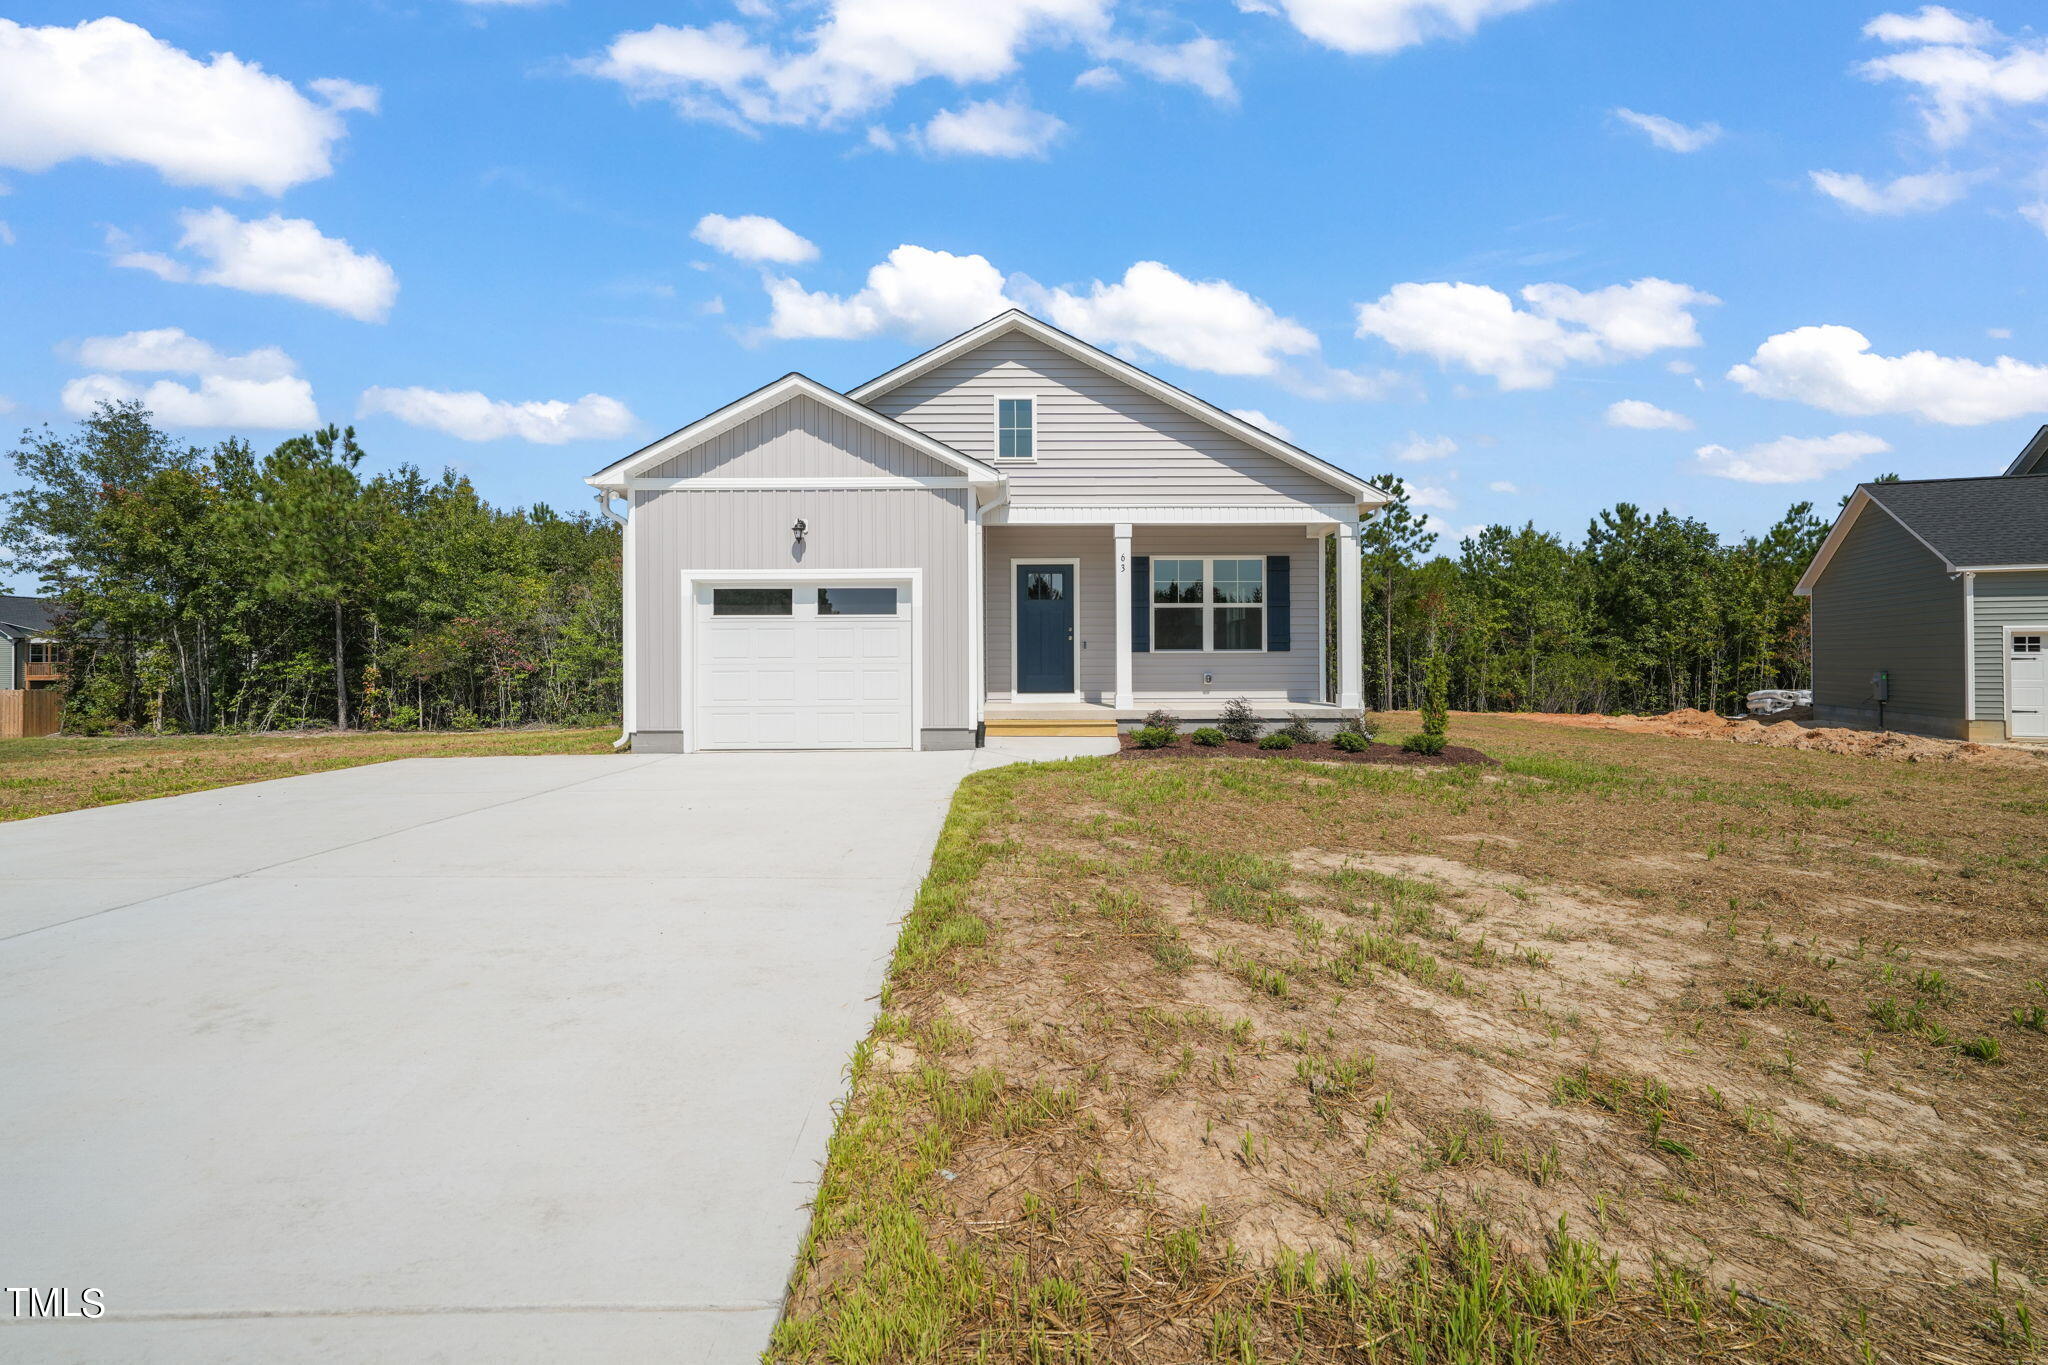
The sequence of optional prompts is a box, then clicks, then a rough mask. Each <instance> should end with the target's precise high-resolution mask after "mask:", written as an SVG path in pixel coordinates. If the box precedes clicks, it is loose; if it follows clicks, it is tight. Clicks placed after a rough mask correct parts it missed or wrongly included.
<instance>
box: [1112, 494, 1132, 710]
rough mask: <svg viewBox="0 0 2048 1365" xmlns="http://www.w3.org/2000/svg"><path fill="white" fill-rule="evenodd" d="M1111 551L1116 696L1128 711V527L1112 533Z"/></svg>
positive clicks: (1123, 523)
mask: <svg viewBox="0 0 2048 1365" xmlns="http://www.w3.org/2000/svg"><path fill="white" fill-rule="evenodd" d="M1111 551H1112V553H1113V554H1114V556H1115V559H1114V564H1115V567H1116V575H1115V577H1116V588H1115V591H1116V645H1115V649H1116V696H1115V702H1116V706H1117V709H1118V710H1120V711H1127V710H1129V709H1130V708H1131V707H1132V706H1133V705H1135V704H1136V703H1134V702H1133V701H1132V700H1131V698H1132V696H1133V691H1132V687H1131V672H1132V663H1131V629H1132V626H1133V620H1132V613H1131V524H1130V523H1129V522H1128V521H1120V522H1118V523H1117V524H1116V528H1115V530H1114V531H1112V532H1111Z"/></svg>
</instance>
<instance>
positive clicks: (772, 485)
mask: <svg viewBox="0 0 2048 1365" xmlns="http://www.w3.org/2000/svg"><path fill="white" fill-rule="evenodd" d="M626 486H627V487H628V488H630V489H633V490H634V491H636V492H642V493H672V492H676V491H678V490H690V491H696V492H704V493H732V492H756V491H783V492H786V491H788V490H789V489H792V488H801V489H813V488H816V489H825V488H971V487H973V486H974V481H973V480H972V479H965V478H952V477H944V478H940V477H932V478H920V477H918V476H916V475H911V474H846V475H840V476H837V477H832V476H824V475H820V476H816V477H810V478H804V477H798V478H789V479H708V478H707V479H628V480H626Z"/></svg>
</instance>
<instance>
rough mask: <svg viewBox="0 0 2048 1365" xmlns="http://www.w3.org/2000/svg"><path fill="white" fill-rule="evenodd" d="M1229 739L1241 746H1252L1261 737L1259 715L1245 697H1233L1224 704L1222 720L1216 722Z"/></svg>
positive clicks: (1217, 726)
mask: <svg viewBox="0 0 2048 1365" xmlns="http://www.w3.org/2000/svg"><path fill="white" fill-rule="evenodd" d="M1216 728H1217V729H1219V730H1221V731H1222V732H1223V734H1224V736H1225V737H1226V738H1228V739H1234V740H1236V741H1237V742H1238V743H1240V744H1250V743H1252V742H1253V741H1254V740H1256V739H1258V737H1259V713H1258V712H1256V711H1254V710H1252V704H1251V703H1250V702H1249V701H1246V700H1245V699H1244V698H1243V697H1232V698H1231V699H1230V700H1229V701H1228V702H1226V703H1225V704H1224V707H1223V716H1222V719H1220V720H1218V721H1217V722H1216Z"/></svg>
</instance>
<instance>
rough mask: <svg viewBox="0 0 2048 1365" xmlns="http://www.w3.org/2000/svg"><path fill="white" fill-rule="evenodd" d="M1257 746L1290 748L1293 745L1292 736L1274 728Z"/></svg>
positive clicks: (1263, 747) (1262, 747)
mask: <svg viewBox="0 0 2048 1365" xmlns="http://www.w3.org/2000/svg"><path fill="white" fill-rule="evenodd" d="M1259 747H1260V748H1261V749H1292V748H1293V747H1294V737H1293V736H1292V735H1289V734H1288V733H1287V732H1286V731H1285V730H1275V731H1274V732H1273V733H1272V734H1270V735H1267V736H1266V737H1265V738H1264V739H1262V740H1260V741H1259Z"/></svg>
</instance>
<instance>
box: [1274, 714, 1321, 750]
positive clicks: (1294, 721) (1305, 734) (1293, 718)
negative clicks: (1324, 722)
mask: <svg viewBox="0 0 2048 1365" xmlns="http://www.w3.org/2000/svg"><path fill="white" fill-rule="evenodd" d="M1273 733H1274V734H1276V735H1285V736H1287V737H1288V738H1289V739H1291V740H1293V741H1294V742H1295V743H1296V744H1314V743H1315V742H1317V741H1318V740H1320V739H1321V738H1322V736H1321V735H1319V734H1317V733H1316V731H1315V727H1314V726H1313V725H1310V724H1309V723H1308V722H1307V721H1305V720H1303V719H1302V718H1301V717H1300V716H1298V715H1296V714H1295V713H1294V712H1292V711H1289V712H1288V713H1287V723H1286V724H1285V725H1283V726H1281V727H1280V728H1279V729H1277V730H1275V731H1274V732H1273Z"/></svg>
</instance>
